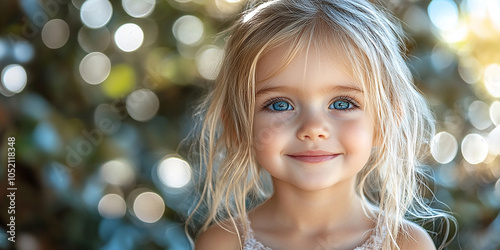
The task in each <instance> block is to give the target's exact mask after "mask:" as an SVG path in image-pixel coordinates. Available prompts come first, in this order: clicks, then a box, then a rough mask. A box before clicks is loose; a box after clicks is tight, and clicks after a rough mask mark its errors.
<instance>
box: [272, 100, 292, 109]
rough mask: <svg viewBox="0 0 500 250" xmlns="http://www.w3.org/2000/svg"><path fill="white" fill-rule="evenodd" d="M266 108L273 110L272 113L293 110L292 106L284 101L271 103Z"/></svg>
mask: <svg viewBox="0 0 500 250" xmlns="http://www.w3.org/2000/svg"><path fill="white" fill-rule="evenodd" d="M268 108H269V109H271V110H273V111H285V110H292V109H293V107H292V105H291V104H290V103H288V102H286V101H277V102H274V103H271V104H269V106H268Z"/></svg>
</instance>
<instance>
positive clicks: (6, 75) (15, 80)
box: [2, 64, 28, 93]
mask: <svg viewBox="0 0 500 250" xmlns="http://www.w3.org/2000/svg"><path fill="white" fill-rule="evenodd" d="M27 82H28V75H27V74H26V70H24V68H23V66H21V65H19V64H10V65H7V66H6V67H5V68H4V69H3V70H2V84H3V86H4V87H5V88H6V89H7V90H8V91H10V92H12V93H20V92H21V91H22V90H23V89H24V87H26V83H27Z"/></svg>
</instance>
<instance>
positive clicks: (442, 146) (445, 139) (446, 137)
mask: <svg viewBox="0 0 500 250" xmlns="http://www.w3.org/2000/svg"><path fill="white" fill-rule="evenodd" d="M457 152H458V143H457V140H456V139H455V137H454V136H453V135H452V134H450V133H448V132H440V133H437V134H436V135H434V137H433V138H432V142H431V154H432V157H434V159H435V160H436V161H437V162H439V163H441V164H446V163H449V162H451V161H452V160H453V159H454V158H455V156H456V155H457Z"/></svg>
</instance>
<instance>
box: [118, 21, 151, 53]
mask: <svg viewBox="0 0 500 250" xmlns="http://www.w3.org/2000/svg"><path fill="white" fill-rule="evenodd" d="M143 41H144V32H143V31H142V29H141V27H139V25H137V24H135V23H126V24H124V25H122V26H120V27H119V28H118V29H117V30H116V32H115V43H116V46H118V48H119V49H121V50H123V51H125V52H132V51H135V50H137V49H138V48H139V47H141V45H142V42H143Z"/></svg>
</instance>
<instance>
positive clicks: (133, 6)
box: [122, 0, 156, 18]
mask: <svg viewBox="0 0 500 250" xmlns="http://www.w3.org/2000/svg"><path fill="white" fill-rule="evenodd" d="M122 6H123V9H124V10H125V12H127V14H129V15H130V16H131V17H137V18H140V17H147V16H149V15H150V14H151V13H152V12H153V10H154V9H155V6H156V0H122Z"/></svg>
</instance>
